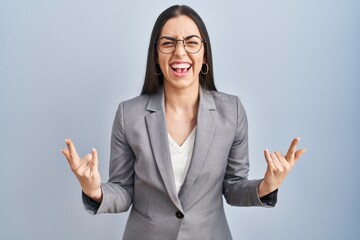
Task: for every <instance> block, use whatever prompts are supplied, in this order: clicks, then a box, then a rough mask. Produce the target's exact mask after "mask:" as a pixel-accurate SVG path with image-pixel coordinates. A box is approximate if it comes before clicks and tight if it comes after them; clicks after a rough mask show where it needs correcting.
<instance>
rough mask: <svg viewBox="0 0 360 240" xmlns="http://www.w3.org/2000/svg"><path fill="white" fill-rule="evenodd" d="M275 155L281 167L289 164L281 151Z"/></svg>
mask: <svg viewBox="0 0 360 240" xmlns="http://www.w3.org/2000/svg"><path fill="white" fill-rule="evenodd" d="M275 155H276V157H277V158H278V159H279V162H280V163H281V165H283V166H286V165H287V164H288V161H287V160H286V158H285V157H284V156H283V155H282V153H281V152H280V151H276V152H275Z"/></svg>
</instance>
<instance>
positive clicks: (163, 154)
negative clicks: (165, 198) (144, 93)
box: [145, 89, 183, 212]
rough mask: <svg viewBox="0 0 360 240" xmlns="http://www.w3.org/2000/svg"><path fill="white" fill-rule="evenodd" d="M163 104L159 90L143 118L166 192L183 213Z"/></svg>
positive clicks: (161, 92)
mask: <svg viewBox="0 0 360 240" xmlns="http://www.w3.org/2000/svg"><path fill="white" fill-rule="evenodd" d="M163 103H164V91H163V89H160V90H159V92H158V93H156V94H154V95H152V96H151V97H150V100H149V103H148V106H147V110H148V111H149V112H150V114H148V115H146V116H145V121H146V125H147V131H148V134H149V138H150V143H151V148H152V151H153V153H154V157H155V161H156V164H157V167H158V169H159V172H160V175H161V177H162V179H163V181H164V185H165V187H166V190H167V192H168V194H169V196H170V198H171V200H172V201H173V202H174V204H175V206H176V207H177V208H178V209H179V210H181V211H182V212H183V209H182V206H181V203H180V200H179V198H178V195H177V193H176V187H175V178H174V172H173V169H172V164H171V156H170V150H169V140H168V136H167V129H166V120H165V114H164V110H163V109H164V108H163Z"/></svg>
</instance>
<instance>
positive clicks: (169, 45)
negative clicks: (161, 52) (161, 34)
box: [161, 41, 175, 47]
mask: <svg viewBox="0 0 360 240" xmlns="http://www.w3.org/2000/svg"><path fill="white" fill-rule="evenodd" d="M174 45H175V43H174V42H170V41H168V42H163V43H162V44H161V46H163V47H172V46H174Z"/></svg>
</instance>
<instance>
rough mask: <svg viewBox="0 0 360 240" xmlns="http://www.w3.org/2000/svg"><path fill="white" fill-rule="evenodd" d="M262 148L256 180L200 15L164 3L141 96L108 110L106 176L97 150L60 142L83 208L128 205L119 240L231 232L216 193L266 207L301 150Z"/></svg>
mask: <svg viewBox="0 0 360 240" xmlns="http://www.w3.org/2000/svg"><path fill="white" fill-rule="evenodd" d="M298 141H299V139H298V138H296V139H294V140H293V142H292V143H291V146H290V148H289V151H288V153H287V154H286V156H283V155H282V154H281V153H280V152H276V153H269V152H268V151H267V150H265V151H264V155H265V159H266V161H267V165H268V167H267V170H266V173H265V176H264V179H260V180H248V179H247V176H248V171H249V162H248V136H247V119H246V114H245V110H244V108H243V106H242V104H241V103H240V101H239V99H238V98H237V97H235V96H231V95H228V94H224V93H220V92H217V90H216V88H215V84H214V79H213V65H212V55H211V47H210V40H209V36H208V33H207V30H206V28H205V25H204V23H203V21H202V20H201V18H200V16H199V15H198V14H197V13H196V12H195V11H194V10H192V9H191V8H189V7H187V6H172V7H170V8H168V9H166V10H165V11H164V12H163V13H161V15H160V16H159V17H158V19H157V21H156V23H155V25H154V29H153V31H152V35H151V40H150V46H149V52H148V60H147V69H146V76H145V82H144V86H143V90H142V94H141V95H140V96H138V97H136V98H134V99H131V100H128V101H125V102H122V103H120V105H119V108H118V111H117V113H116V116H115V120H114V124H113V131H112V139H111V157H110V158H111V159H110V178H109V181H108V182H107V183H101V179H100V175H99V171H98V157H97V152H96V150H95V149H93V150H92V154H88V155H86V156H85V157H84V158H83V159H80V158H79V156H78V155H77V153H76V150H75V147H74V144H73V143H72V141H71V140H69V139H67V140H66V143H67V146H68V149H63V150H62V152H63V153H64V155H65V157H66V159H67V160H68V162H69V164H70V167H71V169H72V171H73V172H74V174H75V175H76V177H77V179H78V180H79V182H80V184H81V187H82V190H83V203H84V206H85V208H86V209H87V211H88V212H90V213H92V214H99V213H115V212H124V211H127V210H128V209H129V207H130V206H131V204H132V205H133V206H132V208H131V212H130V215H129V219H128V222H127V225H126V229H125V233H124V239H131V240H133V239H137V240H138V239H156V240H159V239H161V240H163V239H201V240H203V239H216V240H219V239H231V234H230V230H229V227H228V224H227V222H226V218H225V213H224V208H223V203H222V194H223V195H224V196H225V199H226V201H227V203H229V204H230V205H235V206H274V205H275V203H276V199H277V189H278V188H279V187H280V185H281V183H282V182H283V180H284V178H285V177H286V175H287V174H288V173H289V172H290V170H291V168H292V167H293V166H294V164H295V162H296V161H297V160H298V159H299V158H300V156H301V155H302V154H303V153H304V152H305V150H304V149H302V150H298V151H296V146H297V144H298Z"/></svg>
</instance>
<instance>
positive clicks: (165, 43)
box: [158, 35, 202, 53]
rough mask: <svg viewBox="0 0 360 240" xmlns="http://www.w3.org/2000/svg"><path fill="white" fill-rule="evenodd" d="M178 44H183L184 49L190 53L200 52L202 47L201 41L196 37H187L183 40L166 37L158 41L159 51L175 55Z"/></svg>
mask: <svg viewBox="0 0 360 240" xmlns="http://www.w3.org/2000/svg"><path fill="white" fill-rule="evenodd" d="M177 42H182V44H183V47H184V48H185V50H186V51H187V52H188V53H197V52H199V51H200V49H201V45H202V41H201V39H200V38H199V37H198V36H195V35H192V36H189V37H186V38H185V39H183V40H181V39H175V38H172V37H167V36H164V37H161V38H160V40H159V41H158V47H159V50H160V51H161V52H162V53H173V52H174V51H175V49H176V47H177Z"/></svg>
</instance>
